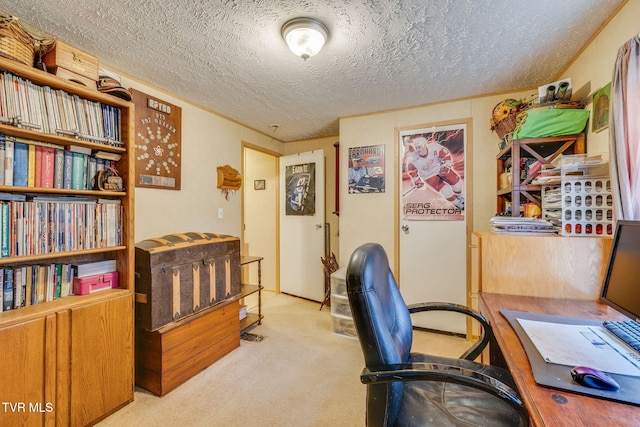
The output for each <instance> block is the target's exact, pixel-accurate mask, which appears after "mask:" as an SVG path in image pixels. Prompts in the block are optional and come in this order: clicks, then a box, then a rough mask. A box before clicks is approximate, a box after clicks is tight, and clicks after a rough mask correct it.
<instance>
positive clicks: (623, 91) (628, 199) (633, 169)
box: [609, 34, 640, 220]
mask: <svg viewBox="0 0 640 427" xmlns="http://www.w3.org/2000/svg"><path fill="white" fill-rule="evenodd" d="M610 112H611V123H610V125H609V148H610V154H611V156H610V157H611V158H610V165H611V183H612V190H613V192H614V200H615V209H616V217H617V219H629V220H640V34H638V36H636V37H634V38H632V39H631V40H629V41H627V42H626V43H625V44H624V45H622V46H621V47H620V49H619V50H618V58H617V60H616V64H615V68H614V71H613V78H612V82H611V105H610Z"/></svg>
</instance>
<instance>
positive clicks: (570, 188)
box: [560, 178, 613, 237]
mask: <svg viewBox="0 0 640 427" xmlns="http://www.w3.org/2000/svg"><path fill="white" fill-rule="evenodd" d="M560 190H561V198H562V199H561V205H562V208H561V209H562V213H561V216H562V218H561V220H562V229H561V231H560V234H562V235H563V236H591V237H597V236H602V237H607V236H608V237H611V236H613V195H612V194H611V180H610V179H609V178H589V179H575V180H563V181H562V184H561V188H560Z"/></svg>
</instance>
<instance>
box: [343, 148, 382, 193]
mask: <svg viewBox="0 0 640 427" xmlns="http://www.w3.org/2000/svg"><path fill="white" fill-rule="evenodd" d="M348 176H349V193H351V194H358V193H384V145H370V146H368V147H353V148H349V172H348Z"/></svg>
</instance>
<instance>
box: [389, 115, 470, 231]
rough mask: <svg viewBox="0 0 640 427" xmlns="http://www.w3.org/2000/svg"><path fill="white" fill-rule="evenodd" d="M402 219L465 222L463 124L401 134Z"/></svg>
mask: <svg viewBox="0 0 640 427" xmlns="http://www.w3.org/2000/svg"><path fill="white" fill-rule="evenodd" d="M399 143H400V150H401V151H400V152H401V156H402V157H401V158H402V179H401V191H402V212H403V217H404V218H403V219H405V220H458V221H459V220H464V200H465V185H464V179H465V174H464V172H465V158H464V154H465V147H466V125H453V126H439V127H432V128H425V129H414V130H408V131H402V132H400V141H399Z"/></svg>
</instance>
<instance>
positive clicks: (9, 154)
mask: <svg viewBox="0 0 640 427" xmlns="http://www.w3.org/2000/svg"><path fill="white" fill-rule="evenodd" d="M4 185H13V141H11V140H9V139H5V141H4Z"/></svg>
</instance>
